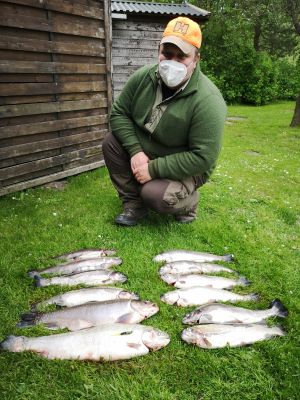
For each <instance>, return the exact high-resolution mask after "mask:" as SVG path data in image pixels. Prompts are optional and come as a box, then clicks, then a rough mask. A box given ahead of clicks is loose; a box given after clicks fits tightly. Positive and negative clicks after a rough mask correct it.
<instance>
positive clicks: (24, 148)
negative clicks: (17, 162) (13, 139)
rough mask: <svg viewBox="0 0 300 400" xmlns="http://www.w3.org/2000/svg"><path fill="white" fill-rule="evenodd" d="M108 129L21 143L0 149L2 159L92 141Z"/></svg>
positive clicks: (102, 135) (100, 136) (99, 137)
mask: <svg viewBox="0 0 300 400" xmlns="http://www.w3.org/2000/svg"><path fill="white" fill-rule="evenodd" d="M106 132H107V130H104V131H95V132H87V133H84V134H79V135H70V136H66V137H60V138H57V139H51V140H45V141H43V142H34V143H28V144H21V145H18V146H9V147H5V148H3V149H0V159H1V158H3V159H5V158H11V157H18V156H21V155H23V154H30V153H38V152H41V151H46V150H50V149H57V148H61V147H67V146H72V145H74V144H78V143H84V142H91V141H92V140H96V139H101V138H103V137H104V135H105V134H106Z"/></svg>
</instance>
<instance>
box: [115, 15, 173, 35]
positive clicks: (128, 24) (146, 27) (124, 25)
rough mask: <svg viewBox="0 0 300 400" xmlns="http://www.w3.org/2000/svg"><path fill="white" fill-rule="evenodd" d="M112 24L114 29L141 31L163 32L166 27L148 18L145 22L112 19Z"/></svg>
mask: <svg viewBox="0 0 300 400" xmlns="http://www.w3.org/2000/svg"><path fill="white" fill-rule="evenodd" d="M112 25H113V29H114V30H126V31H143V32H163V31H164V30H165V27H166V26H165V25H164V24H162V23H157V22H151V21H150V18H149V20H148V21H147V22H138V21H129V20H113V22H112Z"/></svg>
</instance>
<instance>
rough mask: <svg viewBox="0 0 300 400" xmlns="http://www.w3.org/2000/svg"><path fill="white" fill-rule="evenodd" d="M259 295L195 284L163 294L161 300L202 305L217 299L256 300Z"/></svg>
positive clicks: (233, 300)
mask: <svg viewBox="0 0 300 400" xmlns="http://www.w3.org/2000/svg"><path fill="white" fill-rule="evenodd" d="M258 298H259V296H258V295H257V294H255V293H251V294H248V295H241V294H237V293H233V292H230V291H228V290H225V289H213V288H206V287H201V286H194V287H191V288H187V289H177V290H173V291H171V292H167V293H165V294H164V295H162V296H161V300H162V301H163V302H164V303H167V304H171V305H173V304H175V305H177V306H179V307H189V306H201V305H203V304H207V303H214V302H216V301H230V302H236V301H256V300H258Z"/></svg>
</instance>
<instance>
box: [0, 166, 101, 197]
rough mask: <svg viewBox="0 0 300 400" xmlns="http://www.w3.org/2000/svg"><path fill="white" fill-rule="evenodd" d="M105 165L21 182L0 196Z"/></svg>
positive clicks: (4, 189)
mask: <svg viewBox="0 0 300 400" xmlns="http://www.w3.org/2000/svg"><path fill="white" fill-rule="evenodd" d="M103 165H104V161H103V160H101V161H97V162H95V163H92V164H88V165H83V166H81V167H77V168H73V169H69V170H66V171H62V172H58V173H56V174H51V175H47V176H44V177H41V178H37V179H32V180H29V181H26V182H21V183H19V184H16V185H12V186H7V187H5V188H2V189H0V196H4V195H6V194H9V193H13V192H18V191H20V190H24V189H28V188H31V187H34V186H40V185H43V184H45V183H48V182H52V181H55V180H59V179H63V178H66V177H68V176H73V175H77V174H80V173H82V172H86V171H90V170H92V169H96V168H99V167H102V166H103Z"/></svg>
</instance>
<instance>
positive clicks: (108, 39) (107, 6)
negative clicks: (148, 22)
mask: <svg viewBox="0 0 300 400" xmlns="http://www.w3.org/2000/svg"><path fill="white" fill-rule="evenodd" d="M103 5H104V29H105V48H106V53H105V56H106V66H107V73H106V82H107V99H108V113H109V114H110V111H111V105H112V91H113V90H112V59H111V46H112V27H111V2H110V1H105V2H104V4H103Z"/></svg>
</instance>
